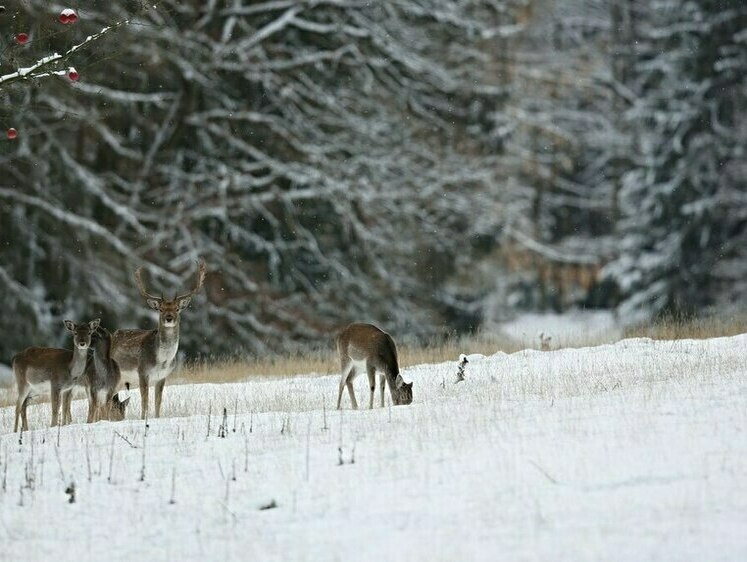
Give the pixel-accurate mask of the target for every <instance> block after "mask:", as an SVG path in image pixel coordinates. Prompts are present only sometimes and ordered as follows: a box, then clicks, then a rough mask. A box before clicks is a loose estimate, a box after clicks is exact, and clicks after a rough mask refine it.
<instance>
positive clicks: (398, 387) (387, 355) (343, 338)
mask: <svg viewBox="0 0 747 562" xmlns="http://www.w3.org/2000/svg"><path fill="white" fill-rule="evenodd" d="M337 353H338V355H339V356H340V367H341V370H342V378H341V379H340V391H339V392H338V394H337V409H338V410H339V409H340V402H341V401H342V391H343V389H344V388H345V387H346V386H347V387H348V393H350V402H351V403H352V405H353V408H355V409H358V403H357V402H356V400H355V393H354V392H353V379H355V377H356V376H357V375H358V374H359V372H360V371H363V370H364V369H365V371H366V373H367V374H368V385H369V387H370V388H371V399H370V400H369V404H368V407H369V408H373V402H374V391H375V389H376V371H377V370H378V371H381V373H382V376H381V384H380V388H381V407H382V408H383V407H384V381H386V382H387V383H388V384H389V393H390V394H391V396H392V402H393V403H394V405H395V406H399V405H406V404H410V403H411V402H412V383H411V382H410V383H406V382H405V381H404V379H402V375H400V374H399V364H398V362H397V346H396V345H395V344H394V340H393V339H392V336H390V335H389V334H387V333H386V332H384V331H382V330H379V329H378V328H377V327H376V326H374V325H372V324H350V326H348V327H347V328H345V329H344V330H343V331H342V332H340V334H339V335H338V336H337Z"/></svg>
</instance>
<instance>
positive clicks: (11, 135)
mask: <svg viewBox="0 0 747 562" xmlns="http://www.w3.org/2000/svg"><path fill="white" fill-rule="evenodd" d="M17 136H18V131H16V130H15V129H14V128H13V127H11V128H10V129H8V138H9V139H10V140H13V139H14V138H16V137H17Z"/></svg>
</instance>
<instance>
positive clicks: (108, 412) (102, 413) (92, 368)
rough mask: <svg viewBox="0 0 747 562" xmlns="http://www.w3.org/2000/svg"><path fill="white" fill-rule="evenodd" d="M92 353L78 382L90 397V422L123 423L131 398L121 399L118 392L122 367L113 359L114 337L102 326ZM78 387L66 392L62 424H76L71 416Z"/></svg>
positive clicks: (94, 334) (99, 327) (94, 336)
mask: <svg viewBox="0 0 747 562" xmlns="http://www.w3.org/2000/svg"><path fill="white" fill-rule="evenodd" d="M90 350H91V352H92V353H89V354H88V359H87V361H86V369H85V371H84V372H83V376H82V377H81V378H79V379H77V381H76V385H75V386H80V387H82V388H84V389H85V390H86V394H87V396H88V417H87V418H86V421H87V423H92V422H96V421H100V420H102V419H106V420H109V421H122V420H123V419H125V416H126V409H127V403H128V402H129V401H130V398H129V397H128V398H127V399H125V400H120V399H119V396H118V395H117V394H115V393H114V392H115V391H116V389H117V385H118V384H119V380H120V378H121V377H120V372H119V365H117V363H116V361H114V360H113V359H112V358H111V354H110V350H111V334H110V333H109V331H108V330H107V329H106V328H104V327H103V326H101V325H100V324H99V326H98V327H97V328H96V330H95V331H94V332H93V333H92V334H91V345H90ZM73 390H74V387H71V388H70V389H69V390H65V391H63V393H62V424H63V425H67V424H69V423H71V422H72V421H73V416H72V414H71V405H72V394H73Z"/></svg>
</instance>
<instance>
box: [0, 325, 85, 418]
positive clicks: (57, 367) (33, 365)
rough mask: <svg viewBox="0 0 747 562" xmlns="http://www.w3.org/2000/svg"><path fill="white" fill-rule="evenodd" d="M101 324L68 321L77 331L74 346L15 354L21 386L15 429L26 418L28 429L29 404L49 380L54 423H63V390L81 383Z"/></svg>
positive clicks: (41, 348)
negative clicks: (61, 415) (32, 396)
mask: <svg viewBox="0 0 747 562" xmlns="http://www.w3.org/2000/svg"><path fill="white" fill-rule="evenodd" d="M98 326H99V319H98V318H97V319H96V320H92V321H91V322H86V323H84V324H75V323H74V322H71V321H70V320H65V327H66V328H67V329H68V330H69V331H70V332H72V334H73V349H72V351H70V350H69V349H53V348H49V347H29V348H27V349H25V350H24V351H22V352H20V353H18V354H17V355H15V356H14V357H13V374H14V375H15V377H16V384H17V385H18V400H17V401H16V420H15V425H14V426H13V431H14V432H15V431H18V422H19V421H21V420H22V421H23V423H22V426H21V427H22V429H23V431H26V430H28V428H29V424H28V420H27V419H26V407H27V406H28V401H29V398H31V393H32V391H38V392H40V391H42V388H40V387H41V386H42V385H46V383H49V391H50V395H51V399H52V426H55V425H57V424H58V422H59V415H60V397H61V395H62V393H63V392H66V391H69V390H71V389H72V388H73V387H75V386H77V385H79V384H81V383H80V381H81V379H82V378H83V377H84V373H85V370H86V360H87V357H88V348H89V347H90V346H91V336H92V334H93V332H94V331H95V330H96V328H98Z"/></svg>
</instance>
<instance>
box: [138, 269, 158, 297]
mask: <svg viewBox="0 0 747 562" xmlns="http://www.w3.org/2000/svg"><path fill="white" fill-rule="evenodd" d="M142 274H143V268H142V266H141V267H138V268H137V270H136V271H135V283H136V284H137V288H138V289H139V290H140V294H141V295H143V298H146V299H155V300H157V301H162V300H163V297H157V296H155V295H151V294H150V293H149V292H148V290H147V289H146V288H145V284H144V283H143V278H142Z"/></svg>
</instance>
